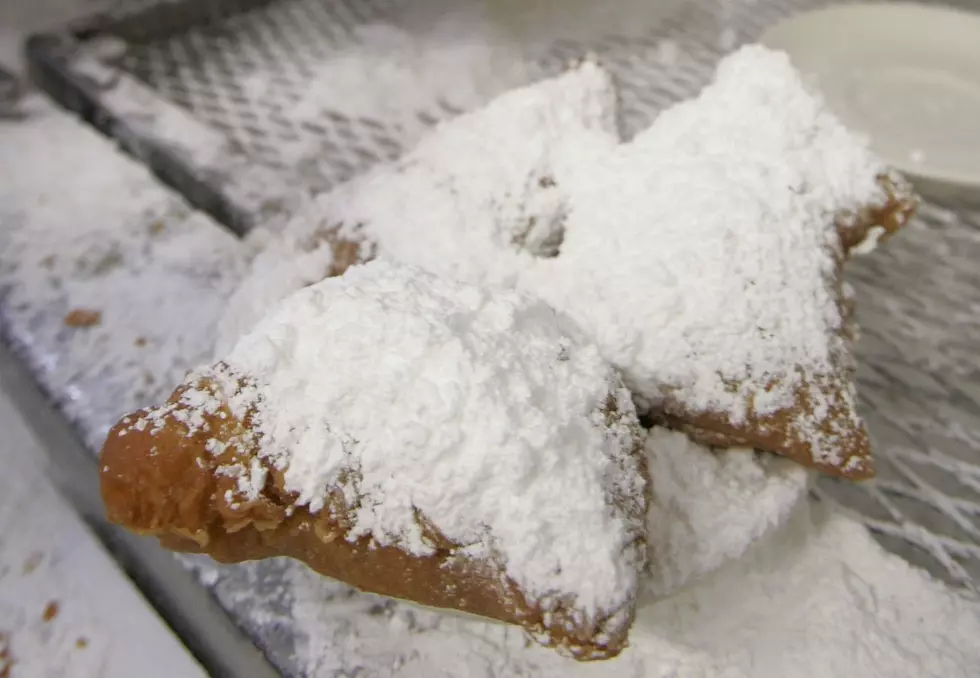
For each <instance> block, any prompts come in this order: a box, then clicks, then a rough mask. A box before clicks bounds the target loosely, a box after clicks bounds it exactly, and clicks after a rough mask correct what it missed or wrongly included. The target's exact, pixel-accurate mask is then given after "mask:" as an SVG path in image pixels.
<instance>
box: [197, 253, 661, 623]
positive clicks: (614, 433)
mask: <svg viewBox="0 0 980 678" xmlns="http://www.w3.org/2000/svg"><path fill="white" fill-rule="evenodd" d="M225 365H227V368H224V367H218V368H216V369H215V370H214V371H212V372H211V373H210V374H209V373H207V372H205V373H204V375H205V376H212V377H217V381H218V383H219V384H220V385H221V389H222V391H223V392H224V394H226V396H227V395H229V394H233V393H234V394H236V395H235V397H233V398H230V406H231V409H232V412H233V413H235V414H236V415H237V416H239V417H244V416H245V414H246V412H247V410H248V409H249V408H252V407H254V408H255V412H254V414H253V417H252V425H253V427H254V429H255V431H256V432H257V433H258V435H259V439H260V443H259V445H260V451H259V454H260V456H262V457H264V458H265V459H266V460H267V462H269V463H271V464H272V465H274V466H275V467H277V468H279V469H282V470H283V471H284V478H285V489H286V490H287V491H289V492H295V493H296V494H297V499H296V504H297V505H303V506H307V507H308V508H309V509H310V510H311V511H313V512H318V511H320V510H324V508H325V502H326V501H327V499H328V492H329V491H330V490H332V489H334V490H335V489H338V488H339V489H341V490H342V491H343V492H344V495H345V503H346V504H347V506H348V507H350V508H352V509H353V514H352V517H353V525H352V528H351V530H350V532H349V534H348V539H351V540H353V539H356V538H359V537H362V536H368V537H370V538H372V539H373V540H374V542H376V543H378V544H381V545H396V546H398V547H400V548H402V549H404V550H406V551H407V552H409V553H412V554H415V555H418V556H425V555H430V554H432V553H434V550H435V549H434V546H433V544H432V543H431V540H430V539H429V537H428V536H427V535H426V534H425V533H424V531H423V529H422V526H421V525H420V518H421V519H423V520H424V521H426V523H428V524H430V525H432V526H434V527H435V529H436V530H438V532H439V533H441V535H442V536H444V537H445V538H447V539H449V540H450V541H452V542H453V543H455V544H456V545H458V546H459V548H460V549H461V550H462V552H463V553H465V554H466V555H468V556H471V557H474V558H479V559H484V558H489V559H493V560H494V561H495V562H499V563H500V564H501V565H502V566H503V569H504V570H505V571H506V573H507V575H508V576H509V577H511V578H512V579H513V580H514V581H515V583H517V585H518V586H519V587H520V588H521V589H522V591H523V592H525V593H526V595H527V596H528V598H529V600H531V601H532V602H535V603H540V604H543V605H545V608H546V609H547V604H548V601H549V599H551V598H552V597H554V598H556V599H557V598H558V597H564V596H568V595H571V596H572V599H573V600H574V607H575V608H577V609H580V610H582V611H583V612H584V614H586V615H587V616H588V618H590V619H597V618H602V617H603V616H604V615H608V614H609V613H611V612H614V611H616V610H619V609H621V608H623V606H624V605H627V604H628V603H629V601H630V600H631V599H632V597H633V596H634V595H635V593H636V589H637V577H638V571H639V570H640V569H642V563H643V558H644V554H643V552H642V546H641V545H639V544H638V542H637V539H638V537H639V535H640V534H641V533H642V529H643V528H642V520H643V513H644V510H645V501H644V498H643V492H644V484H645V483H644V479H643V477H642V475H641V472H640V470H639V461H638V458H637V457H636V456H634V454H633V453H634V450H635V448H636V447H637V446H638V444H639V442H638V440H639V438H638V436H639V435H640V433H641V429H640V428H639V425H638V423H637V421H636V418H635V413H634V411H633V409H632V402H631V400H630V395H629V393H628V392H627V391H626V389H625V388H623V387H622V385H621V382H620V381H619V377H618V376H617V375H616V373H615V372H614V371H613V370H612V369H611V368H610V367H609V366H608V365H607V364H606V363H605V361H604V360H603V359H602V358H601V357H600V355H599V352H598V350H597V349H596V348H595V347H594V346H591V345H589V344H588V343H586V342H584V341H582V339H581V336H580V334H579V332H578V330H577V329H576V328H575V327H574V326H573V325H572V324H571V323H569V322H568V321H567V320H566V319H564V318H563V317H561V316H559V315H557V314H556V313H555V312H554V311H553V310H552V309H550V308H549V307H547V306H546V305H544V304H541V303H539V302H535V301H532V300H529V299H527V298H525V297H523V296H521V295H519V294H517V293H515V292H509V291H504V290H500V289H494V288H478V287H475V286H471V285H467V284H463V283H457V282H452V281H447V280H445V279H441V278H437V277H435V276H432V275H430V274H427V273H424V272H422V271H420V270H419V269H415V268H409V267H403V266H396V265H392V264H389V263H387V262H381V261H378V262H373V263H371V264H368V265H365V266H357V267H354V268H352V269H350V270H349V271H348V272H347V273H346V274H345V275H344V276H343V277H340V278H331V279H328V280H326V281H323V282H321V283H319V284H316V285H313V286H310V287H307V288H305V289H303V290H300V291H299V292H296V293H294V294H293V295H291V296H289V297H288V298H287V299H285V300H284V301H283V302H282V303H281V304H280V305H278V306H277V308H276V309H275V310H274V311H273V312H272V313H270V314H269V315H268V316H267V317H266V318H265V319H263V320H262V321H261V322H260V323H259V324H258V325H257V326H256V327H255V328H254V330H253V331H252V332H250V333H249V334H247V335H246V336H245V337H243V338H242V340H241V341H240V342H239V343H238V344H237V345H236V347H235V348H234V349H233V350H232V352H231V353H230V354H229V355H228V356H227V358H226V360H225ZM242 377H244V378H245V379H246V380H247V381H248V383H249V384H250V386H248V387H246V388H245V389H244V390H241V389H240V387H239V384H240V382H241V379H242ZM184 402H185V404H186V403H187V402H188V399H187V398H186V397H185V398H184ZM200 406H201V408H202V409H206V408H207V407H208V406H207V404H206V403H205V404H201V405H200Z"/></svg>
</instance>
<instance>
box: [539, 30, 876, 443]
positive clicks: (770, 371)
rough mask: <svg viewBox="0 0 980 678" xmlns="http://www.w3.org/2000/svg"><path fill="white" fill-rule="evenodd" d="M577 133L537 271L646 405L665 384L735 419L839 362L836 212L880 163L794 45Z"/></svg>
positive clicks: (735, 63)
mask: <svg viewBox="0 0 980 678" xmlns="http://www.w3.org/2000/svg"><path fill="white" fill-rule="evenodd" d="M566 150H567V156H566V158H565V159H564V161H562V162H561V163H559V165H560V171H558V173H557V174H556V181H557V182H558V183H559V184H560V185H562V186H564V188H565V190H566V192H567V194H568V196H569V211H568V216H567V219H566V228H565V241H564V243H563V245H562V252H561V256H559V257H558V258H556V259H554V260H547V261H546V260H539V261H538V262H537V265H536V266H535V268H533V269H531V271H530V273H527V274H526V275H525V280H524V284H525V285H526V286H527V287H528V288H530V289H532V290H533V291H534V292H536V293H539V294H541V295H543V297H544V298H545V299H546V300H547V301H549V302H550V303H552V304H553V305H554V306H556V307H557V308H559V309H561V310H564V311H567V312H569V313H570V314H571V315H572V316H573V317H574V318H575V319H577V320H578V321H579V322H581V323H582V324H583V325H584V326H585V327H586V329H587V331H589V332H591V333H593V334H594V336H595V337H596V338H597V340H598V342H599V344H600V346H601V347H602V349H603V351H604V353H605V355H606V356H607V357H608V358H609V359H610V360H611V361H612V362H613V363H614V364H615V365H617V366H618V367H620V368H621V369H623V371H624V373H625V375H626V377H627V380H628V383H629V384H630V386H631V388H633V389H634V390H635V391H636V392H637V395H638V396H640V398H641V400H642V401H645V404H649V405H656V404H658V403H660V402H661V401H662V400H663V398H664V397H665V395H667V394H669V395H670V397H671V398H672V399H675V400H676V401H678V402H680V403H681V404H683V405H684V406H686V407H689V408H691V409H692V410H694V411H722V412H726V413H728V414H729V415H730V418H731V419H732V421H733V422H736V423H737V422H739V421H742V420H744V418H745V417H746V415H747V413H748V411H749V409H750V408H752V409H753V410H754V412H755V413H756V414H760V415H765V414H770V413H773V412H775V411H777V410H779V409H781V408H783V407H786V406H789V405H791V404H792V402H793V398H794V391H795V388H796V387H797V386H798V384H799V383H800V382H799V378H800V374H801V371H802V374H803V375H806V377H807V378H808V380H810V382H811V384H812V383H813V382H814V381H819V380H820V379H823V378H827V377H829V376H833V375H835V372H836V368H835V364H834V361H835V358H836V357H837V355H838V354H840V353H842V352H843V346H842V343H841V342H842V340H841V339H840V338H839V337H838V334H837V333H838V330H839V328H840V323H841V318H840V314H839V311H838V308H837V299H836V296H835V291H834V282H835V256H836V251H835V248H837V245H836V243H837V240H836V238H837V236H836V231H835V230H834V224H833V217H834V215H835V214H836V213H837V212H839V211H842V210H848V209H855V208H856V207H858V206H860V205H864V204H867V203H873V202H880V201H882V200H883V198H884V196H883V194H882V192H881V190H880V189H879V187H878V186H877V184H876V182H875V177H876V175H877V174H879V173H880V172H881V171H882V169H883V168H882V166H881V164H880V163H879V162H878V161H877V160H876V159H875V158H874V157H873V156H872V155H871V154H870V152H869V151H868V150H867V148H866V144H865V143H864V142H863V140H862V139H860V138H858V137H855V136H853V135H851V134H850V133H849V132H848V131H847V130H846V129H845V128H844V127H843V126H842V125H841V124H840V123H839V122H838V121H837V120H836V119H835V118H834V117H832V115H831V114H830V113H829V112H828V111H827V110H826V109H825V107H824V106H823V104H822V102H821V101H820V100H819V99H818V98H816V97H815V96H814V95H812V94H811V93H810V92H809V91H807V90H806V89H805V88H804V86H803V85H802V83H801V81H800V78H799V75H798V74H797V73H796V72H795V71H794V70H793V68H792V67H791V65H790V64H789V60H788V58H787V57H786V56H785V55H784V54H782V53H777V52H772V51H769V50H766V49H765V48H762V47H758V46H753V47H748V48H743V49H741V50H739V51H738V52H736V53H735V54H734V55H732V56H730V57H728V58H726V59H725V60H723V61H722V63H721V65H720V66H719V69H718V73H717V76H716V79H715V81H714V83H713V84H711V85H710V86H709V87H707V88H706V89H705V90H704V92H703V93H702V94H701V95H700V97H698V98H697V99H694V100H692V101H689V102H684V103H682V104H679V105H677V106H674V107H673V108H671V109H668V110H667V111H665V112H664V113H662V114H661V115H660V117H659V118H658V119H657V120H656V121H655V122H654V124H653V125H652V126H651V127H650V128H649V129H648V130H646V131H645V132H643V133H641V134H640V135H638V136H637V137H636V138H635V139H634V140H633V141H632V142H630V143H628V144H623V145H616V144H613V143H610V142H608V141H605V140H602V139H601V138H598V137H594V138H593V139H592V141H591V142H590V143H589V144H582V145H576V146H573V147H567V149H566ZM733 385H734V386H733ZM812 390H813V394H812V397H813V405H814V407H822V406H824V405H825V403H821V402H820V398H821V397H822V395H821V394H819V393H817V392H816V389H812ZM847 395H849V394H845V396H847ZM825 452H826V453H827V454H832V450H830V449H829V448H828V449H826V450H825Z"/></svg>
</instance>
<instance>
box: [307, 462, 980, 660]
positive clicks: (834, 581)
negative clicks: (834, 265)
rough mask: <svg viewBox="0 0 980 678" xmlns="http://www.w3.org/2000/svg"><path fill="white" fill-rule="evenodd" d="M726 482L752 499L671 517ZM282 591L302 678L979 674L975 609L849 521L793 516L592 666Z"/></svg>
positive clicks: (505, 636)
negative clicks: (729, 499) (353, 677)
mask: <svg viewBox="0 0 980 678" xmlns="http://www.w3.org/2000/svg"><path fill="white" fill-rule="evenodd" d="M701 453H702V454H707V451H705V450H702V451H701ZM661 470H662V469H661V468H660V467H658V466H654V468H652V469H651V471H652V474H653V475H654V476H656V475H657V474H658V473H659V472H661ZM730 482H734V483H736V484H739V486H740V487H741V489H742V490H744V491H745V492H748V491H749V486H750V485H754V483H749V485H744V486H742V485H740V482H741V481H737V480H736V481H731V480H730V479H727V478H725V476H724V474H719V475H718V476H716V477H715V479H714V480H712V481H708V482H706V483H705V484H704V485H703V487H701V488H700V490H701V491H698V492H694V491H692V492H689V493H686V494H678V495H677V497H678V502H679V508H680V511H681V513H683V514H696V513H697V509H695V508H694V505H695V504H700V503H703V502H707V503H708V504H710V505H715V506H718V503H717V502H715V501H714V498H719V499H720V497H721V496H722V495H723V494H724V493H725V487H726V486H727V485H728V484H729V483H730ZM719 508H720V507H719ZM787 508H788V507H787ZM654 538H655V539H658V537H657V536H654ZM660 541H665V540H663V539H661V540H660ZM692 545H693V544H692V543H691V542H686V543H685V542H680V541H678V542H675V543H674V544H673V548H677V549H679V551H678V552H677V553H676V554H675V559H676V560H677V561H678V562H694V561H695V560H696V557H695V556H694V555H693V554H684V553H683V552H682V551H683V550H684V549H688V548H690V547H691V546H692ZM288 580H289V582H290V590H291V594H292V598H293V601H294V602H293V606H292V616H293V617H294V618H296V619H297V620H299V621H300V622H301V623H300V626H301V628H302V629H304V634H303V635H302V636H301V637H300V642H299V645H298V646H297V650H298V655H299V657H300V658H301V666H302V668H303V670H304V672H305V674H306V675H308V676H310V677H311V678H327V677H332V676H337V675H344V674H350V673H356V672H357V671H363V672H364V673H366V674H368V675H372V676H379V677H382V678H395V677H397V678H423V677H424V678H432V677H433V676H452V677H453V678H458V677H460V676H486V675H491V676H526V677H528V678H531V677H533V678H576V677H581V678H590V677H599V676H609V675H616V676H635V677H637V678H837V677H838V676H842V675H846V676H849V677H851V678H877V677H878V676H889V677H891V678H921V677H922V676H943V677H944V678H946V677H947V676H951V677H956V678H968V677H970V676H972V675H973V673H974V672H975V667H976V666H978V665H980V642H978V641H977V638H980V601H977V600H975V599H969V598H964V597H961V596H960V595H959V594H957V593H955V592H952V591H950V590H948V589H946V588H944V587H943V586H942V585H941V584H939V583H937V582H935V581H934V580H932V579H930V578H929V577H928V575H926V574H924V573H923V572H922V571H921V570H917V569H914V568H912V567H910V566H909V565H908V564H907V563H905V562H904V561H902V560H900V559H899V558H897V557H895V556H892V555H889V554H886V553H885V552H884V551H883V550H882V549H881V547H880V546H878V545H877V544H876V543H875V542H874V540H873V539H872V538H871V537H870V535H869V534H868V533H867V531H866V530H865V529H864V528H863V527H862V526H861V525H859V524H858V523H856V522H854V521H852V520H851V519H849V518H846V517H843V516H841V515H839V514H835V513H828V512H827V511H825V510H824V508H823V507H821V506H813V507H811V506H808V505H806V504H805V503H803V504H797V505H796V506H795V511H791V512H787V514H786V520H785V523H784V525H782V526H781V527H779V528H778V529H776V530H774V531H773V532H772V533H771V534H769V535H768V536H766V537H764V538H763V539H762V540H761V541H759V542H757V543H756V544H755V545H753V546H752V547H751V548H749V549H748V550H747V551H746V553H745V554H744V555H743V556H742V557H741V558H740V559H738V560H736V561H734V562H729V563H727V564H726V565H724V566H722V567H721V568H720V569H718V570H717V571H716V572H714V573H713V574H710V575H708V576H707V577H706V578H705V579H703V580H702V581H700V582H699V583H695V584H693V585H691V586H688V587H687V588H685V589H684V590H683V591H680V592H677V593H675V595H674V596H673V597H671V598H668V599H666V600H662V601H660V602H658V603H654V604H649V605H645V606H642V607H641V608H640V609H639V611H638V614H637V620H636V622H635V624H634V626H633V630H632V634H631V643H630V647H629V648H627V649H626V651H624V652H623V653H622V654H621V655H620V656H619V657H617V658H616V659H614V660H611V661H609V662H601V663H596V664H573V663H570V662H568V661H567V660H564V659H562V658H561V657H558V656H555V655H554V654H553V653H550V652H548V651H547V650H544V649H541V648H536V647H528V646H527V644H526V641H525V639H524V638H523V637H522V634H521V633H520V632H519V631H518V630H516V629H513V628H509V627H506V626H501V625H497V624H492V623H480V622H474V621H470V620H468V619H462V618H457V617H455V616H451V615H443V614H439V613H436V612H429V611H427V610H420V609H418V608H415V607H413V606H411V605H407V604H402V603H396V602H393V601H384V600H383V599H380V598H378V597H375V596H368V595H362V594H357V593H355V592H353V591H351V590H350V589H348V588H347V587H344V586H341V585H338V584H336V583H335V582H330V581H328V580H324V579H322V578H319V577H316V575H313V574H311V573H310V572H309V571H307V570H304V569H301V568H298V567H297V568H291V569H290V570H289V573H288Z"/></svg>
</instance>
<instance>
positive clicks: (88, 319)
mask: <svg viewBox="0 0 980 678" xmlns="http://www.w3.org/2000/svg"><path fill="white" fill-rule="evenodd" d="M100 322H102V312H101V311H94V310H91V309H85V308H76V309H74V310H73V311H70V312H69V313H68V315H66V316H65V325H67V326H68V327H78V328H82V327H94V326H96V325H98V324H99V323H100Z"/></svg>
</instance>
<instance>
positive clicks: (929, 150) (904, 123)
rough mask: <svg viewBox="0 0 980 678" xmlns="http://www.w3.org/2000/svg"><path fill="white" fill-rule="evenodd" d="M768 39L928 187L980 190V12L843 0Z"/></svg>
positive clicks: (955, 192) (885, 154)
mask: <svg viewBox="0 0 980 678" xmlns="http://www.w3.org/2000/svg"><path fill="white" fill-rule="evenodd" d="M978 7H980V5H978ZM762 43H763V44H765V45H767V46H769V47H772V48H775V49H781V50H784V51H785V52H787V53H788V54H789V55H790V58H791V59H792V60H793V63H794V65H795V66H796V67H797V68H798V69H800V71H802V72H803V73H805V74H807V75H810V76H812V77H813V78H814V79H815V84H816V85H817V87H818V88H819V89H820V90H821V91H822V92H823V94H824V96H825V97H826V99H827V103H828V104H829V105H830V107H831V108H832V109H833V110H834V111H835V112H836V113H837V115H839V116H840V117H841V119H842V120H843V121H844V122H845V124H847V125H848V127H850V128H852V129H855V130H860V131H862V132H864V133H866V134H868V135H869V136H870V138H871V142H872V145H873V146H874V149H875V150H876V151H877V152H878V153H879V154H880V155H881V156H882V158H883V159H884V160H885V161H886V162H888V163H889V164H891V165H892V166H894V167H896V168H898V169H899V170H902V171H903V172H905V173H907V174H908V175H910V176H911V177H912V178H913V179H916V180H917V183H918V184H919V186H920V188H921V189H931V190H932V191H933V192H941V193H944V194H947V195H950V196H955V197H969V198H973V199H975V198H976V197H977V196H980V14H973V13H967V12H961V11H957V10H953V9H947V8H940V7H932V6H927V5H916V4H855V5H840V6H836V7H829V8H827V9H823V10H818V11H815V12H809V13H806V14H801V15H798V16H795V17H793V18H791V19H789V20H787V21H784V22H782V23H780V24H778V25H776V26H774V27H772V28H771V29H769V30H768V31H767V32H766V34H765V35H764V36H763V37H762Z"/></svg>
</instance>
